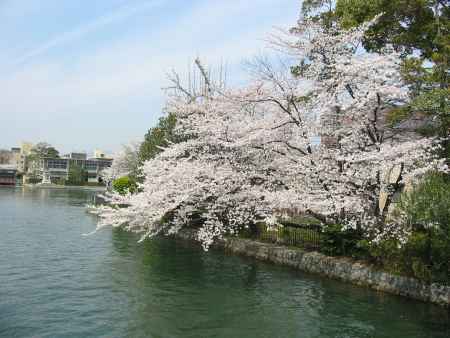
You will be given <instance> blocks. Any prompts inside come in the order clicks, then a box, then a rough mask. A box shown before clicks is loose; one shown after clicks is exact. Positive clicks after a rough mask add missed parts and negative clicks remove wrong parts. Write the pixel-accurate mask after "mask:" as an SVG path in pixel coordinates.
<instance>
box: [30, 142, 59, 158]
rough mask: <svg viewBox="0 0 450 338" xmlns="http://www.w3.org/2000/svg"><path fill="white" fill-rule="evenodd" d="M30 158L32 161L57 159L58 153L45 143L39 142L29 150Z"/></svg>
mask: <svg viewBox="0 0 450 338" xmlns="http://www.w3.org/2000/svg"><path fill="white" fill-rule="evenodd" d="M30 157H31V158H33V159H41V158H44V157H59V151H58V150H56V148H55V147H53V146H51V145H50V144H48V143H46V142H39V143H37V144H36V145H35V146H34V147H33V148H32V149H31V153H30Z"/></svg>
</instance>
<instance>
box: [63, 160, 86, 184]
mask: <svg viewBox="0 0 450 338" xmlns="http://www.w3.org/2000/svg"><path fill="white" fill-rule="evenodd" d="M87 180H88V174H87V171H86V170H85V169H84V168H82V167H81V166H79V165H75V164H71V165H70V167H69V177H68V179H67V181H66V184H68V185H85V184H86V182H87Z"/></svg>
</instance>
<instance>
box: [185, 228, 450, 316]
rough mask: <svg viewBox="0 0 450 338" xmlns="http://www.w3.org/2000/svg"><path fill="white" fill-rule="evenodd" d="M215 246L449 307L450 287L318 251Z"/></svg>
mask: <svg viewBox="0 0 450 338" xmlns="http://www.w3.org/2000/svg"><path fill="white" fill-rule="evenodd" d="M194 236H195V233H194V232H192V231H183V232H181V233H180V234H179V236H178V237H180V238H182V239H186V240H192V239H193V238H194ZM216 247H218V248H222V249H224V250H225V251H227V252H231V253H233V254H239V255H244V256H248V257H254V258H256V259H259V260H264V261H268V262H272V263H275V264H281V265H286V266H290V267H293V268H296V269H299V270H302V271H306V272H310V273H314V274H320V275H323V276H327V277H330V278H334V279H339V280H342V281H345V282H349V283H353V284H355V285H359V286H364V287H369V288H372V289H375V290H378V291H383V292H388V293H391V294H396V295H401V296H405V297H409V298H413V299H417V300H421V301H426V302H431V303H435V304H439V305H442V306H447V307H450V286H445V285H440V284H436V283H435V284H426V283H423V282H421V281H419V280H417V279H415V278H410V277H405V276H398V275H393V274H390V273H387V272H384V271H380V270H379V269H377V268H375V267H374V266H371V265H369V264H367V263H364V262H359V261H355V260H352V259H350V258H341V257H329V256H326V255H323V254H321V253H318V252H306V251H303V250H301V249H298V248H289V247H285V246H279V245H275V244H269V243H262V242H258V241H254V240H249V239H242V238H227V239H225V240H223V241H221V242H220V243H217V244H216Z"/></svg>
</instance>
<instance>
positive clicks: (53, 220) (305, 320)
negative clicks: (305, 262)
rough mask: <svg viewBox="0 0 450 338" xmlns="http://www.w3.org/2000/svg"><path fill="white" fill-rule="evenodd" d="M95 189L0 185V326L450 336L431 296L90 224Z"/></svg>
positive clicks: (7, 329)
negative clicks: (419, 297) (379, 289)
mask: <svg viewBox="0 0 450 338" xmlns="http://www.w3.org/2000/svg"><path fill="white" fill-rule="evenodd" d="M92 197H93V193H92V192H86V191H77V190H50V189H48V190H45V189H35V190H29V189H20V188H17V189H13V188H1V189H0V250H1V252H0V337H155V338H156V337H280V338H289V337H308V338H309V337H386V338H388V337H389V338H392V337H408V338H414V337H424V338H430V337H442V338H444V337H445V338H448V337H450V320H449V314H448V312H447V311H446V310H445V309H443V308H440V307H437V306H433V305H429V304H424V303H421V302H416V301H412V300H408V299H404V298H401V297H396V296H391V295H387V294H382V293H376V292H374V291H371V290H366V289H363V288H357V287H354V286H351V285H347V284H344V283H340V282H336V281H333V280H328V279H322V278H319V277H316V276H311V275H308V274H305V273H302V272H298V271H294V270H291V269H289V268H285V267H278V266H273V265H269V264H265V263H262V262H257V261H255V260H252V259H246V258H241V257H236V256H227V255H224V254H223V253H222V252H214V251H213V252H209V253H204V252H202V251H201V250H199V248H198V247H195V246H192V245H189V244H186V243H183V242H177V241H173V240H168V239H160V240H153V241H147V242H145V243H142V244H138V243H137V240H138V238H137V237H136V236H135V235H132V234H128V233H125V232H123V231H120V230H111V229H105V230H103V231H101V232H99V233H97V234H95V235H93V236H90V237H83V236H82V234H83V233H88V232H90V231H92V230H93V229H94V228H95V222H96V220H95V217H93V216H91V215H89V214H87V213H86V212H85V209H84V205H85V204H86V203H87V202H89V201H90V200H91V199H92Z"/></svg>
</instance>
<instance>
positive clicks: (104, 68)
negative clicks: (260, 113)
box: [0, 0, 300, 152]
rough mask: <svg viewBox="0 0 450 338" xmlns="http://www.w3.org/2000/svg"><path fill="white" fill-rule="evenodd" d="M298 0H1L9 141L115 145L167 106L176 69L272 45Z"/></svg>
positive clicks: (2, 117)
mask: <svg viewBox="0 0 450 338" xmlns="http://www.w3.org/2000/svg"><path fill="white" fill-rule="evenodd" d="M299 9H300V1H298V0H83V1H80V0H78V1H74V0H70V1H69V0H0V50H1V53H0V148H9V147H12V146H15V145H17V144H19V143H20V142H21V141H31V142H38V141H47V142H49V143H51V144H53V145H55V146H57V147H58V148H59V149H61V150H62V151H70V150H77V151H88V152H90V151H92V150H93V149H94V148H101V149H104V150H107V151H114V150H116V149H117V148H118V147H120V145H121V144H123V143H127V142H128V141H137V140H140V139H141V138H142V137H143V135H144V134H145V132H146V131H147V129H148V128H149V127H151V126H153V125H154V124H155V123H156V121H157V119H158V118H159V117H160V116H161V109H162V106H163V103H164V92H163V91H162V90H161V88H162V87H164V86H166V85H167V84H168V83H167V77H166V74H167V72H168V71H170V70H171V69H176V70H177V71H179V72H180V73H185V72H186V71H187V67H188V64H189V62H190V61H192V60H193V59H194V58H195V57H197V56H199V57H200V58H201V59H202V60H204V62H205V63H208V64H211V65H215V64H219V63H221V62H223V63H226V64H227V65H228V76H229V78H230V79H231V80H230V81H229V82H231V83H243V82H245V79H246V74H245V72H244V70H243V67H242V62H243V60H245V59H249V58H251V57H252V56H254V55H258V54H261V53H265V52H266V49H265V48H266V42H265V41H264V39H265V38H267V36H268V35H269V34H270V33H271V32H272V31H273V29H274V27H283V28H288V27H290V26H292V25H293V24H294V23H295V21H296V20H297V17H298V15H299Z"/></svg>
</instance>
